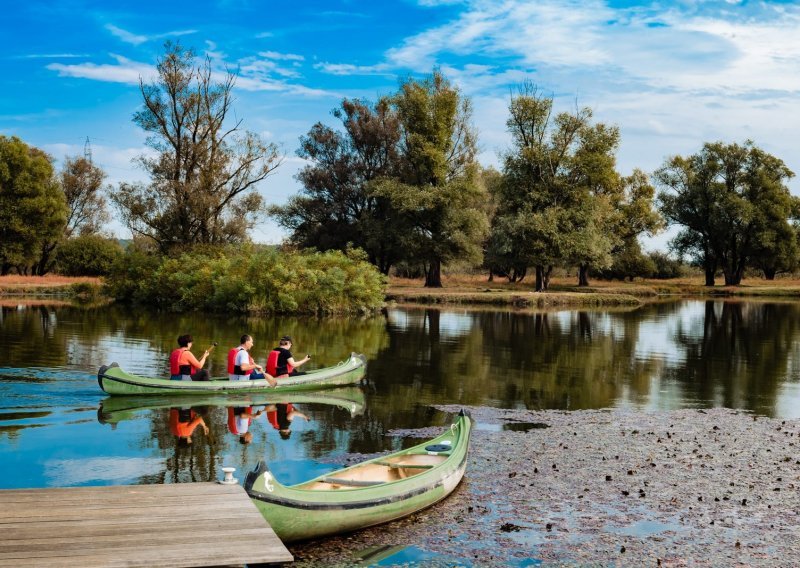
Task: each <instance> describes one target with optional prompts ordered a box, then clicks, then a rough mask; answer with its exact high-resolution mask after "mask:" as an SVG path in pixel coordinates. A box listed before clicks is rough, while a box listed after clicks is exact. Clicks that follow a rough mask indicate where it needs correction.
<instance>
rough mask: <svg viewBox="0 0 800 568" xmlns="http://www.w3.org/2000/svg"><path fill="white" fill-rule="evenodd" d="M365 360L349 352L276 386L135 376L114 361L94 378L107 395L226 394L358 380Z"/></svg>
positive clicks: (311, 387) (294, 389) (300, 388)
mask: <svg viewBox="0 0 800 568" xmlns="http://www.w3.org/2000/svg"><path fill="white" fill-rule="evenodd" d="M366 368H367V360H366V358H365V357H364V356H363V355H358V354H356V353H352V354H351V355H350V358H349V359H348V360H347V361H342V362H341V363H339V364H338V365H334V366H333V367H325V368H324V369H317V370H314V371H308V373H306V374H305V375H300V376H297V377H286V378H283V379H278V385H277V386H276V387H270V386H269V383H267V381H266V380H264V379H260V380H255V381H230V380H228V379H227V378H224V379H213V380H210V381H171V380H169V379H153V378H147V377H138V376H136V375H132V374H130V373H126V372H125V371H123V370H122V367H120V366H119V365H118V364H117V363H111V365H109V366H107V367H106V366H103V367H100V370H99V371H98V372H97V382H98V383H99V384H100V388H101V389H103V390H104V391H105V392H107V393H108V394H110V395H153V394H161V395H163V394H169V395H184V394H192V395H197V394H211V393H213V394H226V393H259V392H269V393H283V392H298V391H307V390H316V389H322V388H329V387H339V386H347V385H354V384H357V383H358V382H359V381H360V380H361V379H362V378H363V376H364V373H365V372H366Z"/></svg>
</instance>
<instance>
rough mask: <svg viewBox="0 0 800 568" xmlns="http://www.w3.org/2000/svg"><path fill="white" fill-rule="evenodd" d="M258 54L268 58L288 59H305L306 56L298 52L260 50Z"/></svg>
mask: <svg viewBox="0 0 800 568" xmlns="http://www.w3.org/2000/svg"><path fill="white" fill-rule="evenodd" d="M258 54H259V55H260V56H261V57H264V58H266V59H283V60H287V61H303V60H305V57H303V56H302V55H297V54H296V53H279V52H277V51H259V52H258Z"/></svg>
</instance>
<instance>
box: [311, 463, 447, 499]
mask: <svg viewBox="0 0 800 568" xmlns="http://www.w3.org/2000/svg"><path fill="white" fill-rule="evenodd" d="M447 457H448V455H445V454H439V455H435V456H429V455H426V454H410V455H405V456H394V457H391V458H389V459H386V460H381V461H377V462H370V463H365V464H363V465H360V466H356V467H353V468H350V469H348V470H347V471H346V472H341V473H340V474H337V473H336V472H334V473H331V474H328V475H327V476H325V477H324V478H322V479H315V480H312V481H310V482H308V483H304V484H301V485H295V489H309V490H312V491H340V490H348V489H359V488H362V487H371V486H373V485H380V484H382V483H390V482H392V481H399V480H401V479H407V478H409V477H413V476H415V475H419V474H420V473H423V472H425V471H428V470H429V469H430V468H432V467H434V466H436V465H439V464H440V463H442V462H444V461H445V460H447Z"/></svg>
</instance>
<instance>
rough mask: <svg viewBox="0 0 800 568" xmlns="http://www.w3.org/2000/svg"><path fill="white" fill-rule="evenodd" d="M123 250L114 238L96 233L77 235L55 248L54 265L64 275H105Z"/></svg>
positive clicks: (120, 256)
mask: <svg viewBox="0 0 800 568" xmlns="http://www.w3.org/2000/svg"><path fill="white" fill-rule="evenodd" d="M123 254H124V251H123V250H122V247H121V246H120V244H119V242H117V240H116V239H109V238H106V237H103V236H101V235H98V234H96V233H95V234H86V235H78V236H76V237H72V238H70V239H67V240H65V241H63V242H62V243H61V244H59V246H58V249H57V250H56V254H55V257H56V267H57V269H58V272H59V274H64V275H66V276H106V275H108V274H110V273H111V267H112V266H113V265H114V263H115V262H117V261H118V260H120V259H121V258H122V255H123Z"/></svg>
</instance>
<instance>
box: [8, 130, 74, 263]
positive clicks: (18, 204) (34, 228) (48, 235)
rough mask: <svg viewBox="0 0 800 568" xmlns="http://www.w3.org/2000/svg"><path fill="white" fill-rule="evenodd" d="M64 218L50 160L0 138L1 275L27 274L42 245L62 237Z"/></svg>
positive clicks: (17, 142) (16, 140)
mask: <svg viewBox="0 0 800 568" xmlns="http://www.w3.org/2000/svg"><path fill="white" fill-rule="evenodd" d="M66 215H67V206H66V203H65V200H64V195H63V194H62V193H61V191H59V188H58V184H57V183H56V180H55V179H54V176H53V166H52V159H51V158H50V156H48V155H47V154H45V153H44V152H42V151H41V150H39V149H38V148H34V147H31V146H28V145H27V144H25V143H24V142H23V141H22V140H20V139H19V138H17V137H11V138H8V137H5V136H0V274H8V273H9V272H10V271H11V269H12V268H16V269H17V271H18V272H22V273H27V271H28V269H29V267H31V266H32V265H34V264H35V263H36V261H37V260H38V258H39V252H40V250H41V247H42V244H43V243H45V242H48V241H49V240H52V239H55V238H57V237H58V236H59V235H60V234H61V232H62V230H63V228H64V224H65V222H66Z"/></svg>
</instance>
